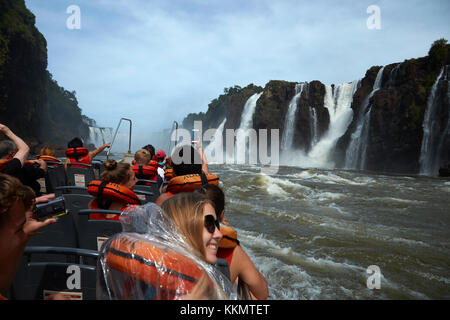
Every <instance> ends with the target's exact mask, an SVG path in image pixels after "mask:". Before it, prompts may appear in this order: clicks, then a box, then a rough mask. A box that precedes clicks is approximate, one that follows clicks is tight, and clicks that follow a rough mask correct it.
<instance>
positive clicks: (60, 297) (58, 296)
mask: <svg viewBox="0 0 450 320" xmlns="http://www.w3.org/2000/svg"><path fill="white" fill-rule="evenodd" d="M44 300H70V298H69V297H68V296H66V295H65V294H62V293H56V294H51V295H49V296H47V297H46V298H45V299H44Z"/></svg>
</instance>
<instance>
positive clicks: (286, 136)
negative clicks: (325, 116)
mask: <svg viewBox="0 0 450 320" xmlns="http://www.w3.org/2000/svg"><path fill="white" fill-rule="evenodd" d="M305 85H306V83H298V84H296V85H295V95H294V97H293V98H292V99H291V102H289V106H288V111H287V113H286V118H285V120H284V131H283V136H282V137H281V150H282V151H285V150H290V149H291V148H292V142H293V140H294V128H295V126H294V125H295V113H296V111H297V104H298V100H299V99H300V97H301V95H302V92H303V89H304V87H305Z"/></svg>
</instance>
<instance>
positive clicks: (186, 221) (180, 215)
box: [161, 192, 214, 261]
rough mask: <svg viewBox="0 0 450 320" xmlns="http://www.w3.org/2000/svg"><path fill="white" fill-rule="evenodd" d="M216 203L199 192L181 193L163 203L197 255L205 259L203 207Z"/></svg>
mask: <svg viewBox="0 0 450 320" xmlns="http://www.w3.org/2000/svg"><path fill="white" fill-rule="evenodd" d="M206 203H209V204H211V205H212V206H213V207H214V204H213V203H212V202H211V201H210V200H208V199H206V197H205V196H203V195H201V194H199V193H193V192H189V193H179V194H176V195H175V196H173V197H171V198H169V199H167V200H166V201H164V202H163V203H162V205H161V208H162V209H163V211H164V213H165V214H166V215H167V216H168V217H169V218H170V219H171V220H172V221H173V222H174V224H175V225H176V227H177V229H178V231H179V232H180V233H181V235H182V236H183V237H184V238H185V241H186V242H187V244H188V245H189V246H190V247H191V248H192V249H194V251H195V253H196V254H197V256H198V257H199V258H200V259H202V260H203V261H206V260H205V255H206V253H205V247H204V244H203V227H204V219H203V209H204V207H205V204H206Z"/></svg>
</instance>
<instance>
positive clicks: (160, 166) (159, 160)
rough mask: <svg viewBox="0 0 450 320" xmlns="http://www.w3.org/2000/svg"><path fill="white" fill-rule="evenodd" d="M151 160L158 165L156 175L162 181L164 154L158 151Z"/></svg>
mask: <svg viewBox="0 0 450 320" xmlns="http://www.w3.org/2000/svg"><path fill="white" fill-rule="evenodd" d="M153 159H154V160H155V161H156V162H157V163H158V174H159V175H160V176H161V178H163V179H164V169H165V168H164V167H165V165H166V163H165V159H166V153H165V152H164V151H162V150H158V151H156V154H155V156H154V158H153Z"/></svg>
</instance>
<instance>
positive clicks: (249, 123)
mask: <svg viewBox="0 0 450 320" xmlns="http://www.w3.org/2000/svg"><path fill="white" fill-rule="evenodd" d="M262 94H263V92H260V93H255V94H254V95H252V96H251V97H250V98H249V99H248V100H247V102H246V103H245V106H244V110H243V111H242V116H241V124H240V125H239V129H238V130H237V132H236V145H235V147H236V148H235V150H236V152H235V154H234V159H235V160H236V163H246V156H247V155H248V156H253V157H254V156H256V155H257V154H256V151H255V148H256V145H253V144H251V142H252V141H251V140H252V139H251V138H250V137H251V131H250V130H249V129H253V114H254V113H255V109H256V102H257V101H258V99H259V97H261V95H262ZM246 137H249V140H250V141H248V142H247V141H246V140H247V139H246ZM249 148H250V150H249Z"/></svg>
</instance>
